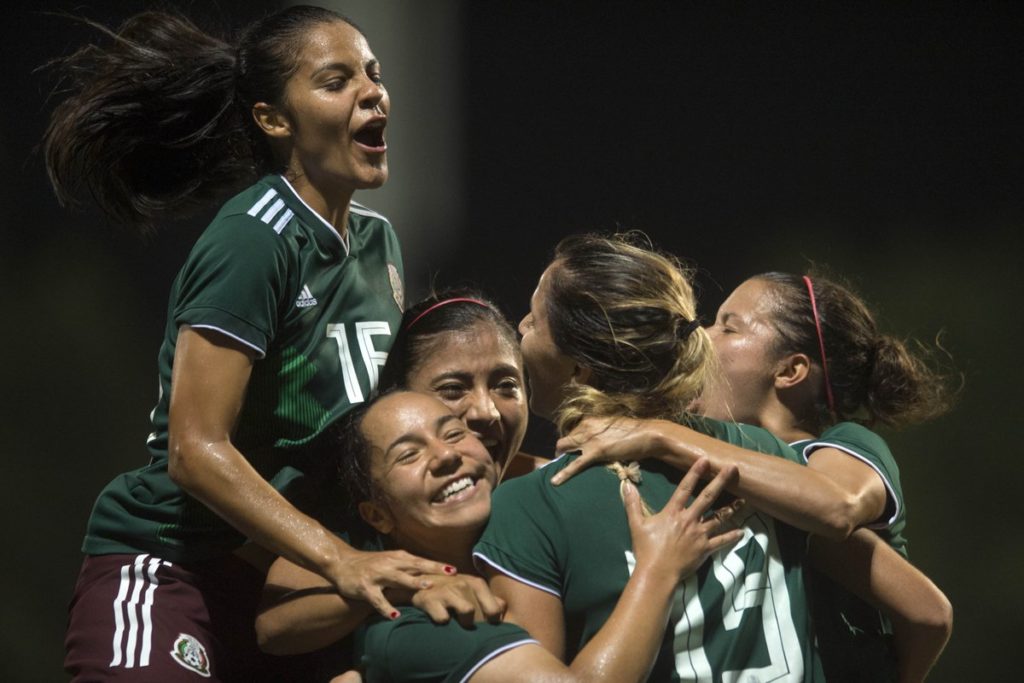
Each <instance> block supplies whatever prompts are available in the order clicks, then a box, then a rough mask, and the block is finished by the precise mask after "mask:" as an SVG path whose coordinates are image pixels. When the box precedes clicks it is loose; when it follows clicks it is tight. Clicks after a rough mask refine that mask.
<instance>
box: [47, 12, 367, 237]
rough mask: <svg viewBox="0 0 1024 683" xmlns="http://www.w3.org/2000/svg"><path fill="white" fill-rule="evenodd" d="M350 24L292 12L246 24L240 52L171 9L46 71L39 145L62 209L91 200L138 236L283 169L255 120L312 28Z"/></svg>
mask: <svg viewBox="0 0 1024 683" xmlns="http://www.w3.org/2000/svg"><path fill="white" fill-rule="evenodd" d="M332 21H344V22H346V23H349V24H351V23H352V22H350V21H348V20H347V19H345V18H344V17H342V16H341V15H339V14H336V13H334V12H331V11H329V10H325V9H322V8H319V7H308V6H296V7H290V8H287V9H285V10H282V11H280V12H278V13H276V14H273V15H270V16H268V17H266V18H264V19H262V20H260V21H257V22H255V23H254V24H252V25H250V26H249V27H248V28H247V29H246V30H245V31H244V32H243V33H242V37H241V39H240V41H239V44H238V47H237V48H236V47H235V46H233V45H231V44H230V43H229V42H227V41H226V40H224V39H221V38H218V37H215V36H212V35H210V34H208V33H206V32H204V31H203V30H201V29H199V28H198V27H197V26H196V25H195V24H193V23H192V22H191V21H189V20H188V19H186V18H184V17H181V16H178V15H174V14H169V13H166V12H158V11H151V12H142V13H140V14H137V15H135V16H133V17H131V18H130V19H128V20H127V21H125V22H124V23H123V24H122V25H121V26H120V27H119V28H118V29H117V30H116V31H115V30H111V29H109V28H106V27H104V26H102V25H100V24H97V23H95V22H92V21H88V20H85V22H86V23H87V24H88V25H90V26H92V27H93V28H96V29H97V30H99V31H100V32H102V33H103V34H105V35H106V36H107V38H109V39H110V42H109V44H107V45H104V46H99V45H96V44H89V45H86V46H84V47H81V48H79V49H78V50H76V51H75V52H74V53H72V54H71V55H69V56H67V57H63V58H60V59H57V60H54V61H53V62H51V63H50V64H49V65H48V66H50V67H52V68H54V69H55V70H56V71H57V72H58V76H59V78H60V80H59V83H58V88H57V92H58V93H59V94H61V95H62V96H63V99H62V100H61V102H60V103H59V104H58V105H57V106H56V107H55V109H54V111H53V113H52V115H51V117H50V122H49V126H48V128H47V130H46V133H45V135H44V138H43V152H44V156H45V160H46V167H47V172H48V173H49V176H50V181H51V183H52V185H53V188H54V191H55V193H56V195H57V198H58V200H59V201H60V202H61V203H62V204H74V203H75V202H76V200H77V198H78V197H79V195H80V194H83V193H88V195H90V196H91V198H92V199H93V200H94V201H95V202H96V204H97V205H98V206H99V208H100V209H101V210H102V211H103V212H104V213H106V214H107V215H108V216H109V217H110V218H111V219H112V220H113V221H114V222H116V223H120V224H123V225H127V226H132V227H135V228H138V229H141V230H146V229H148V228H150V227H151V226H152V224H153V221H154V219H156V218H159V217H163V216H167V217H180V216H183V215H187V214H188V213H189V212H191V211H193V210H195V209H197V208H200V207H203V206H207V205H208V204H210V203H211V202H213V201H215V200H217V199H222V198H223V197H224V196H225V195H226V194H228V193H230V192H232V191H234V190H236V189H240V188H241V187H243V186H244V185H246V184H248V183H250V182H252V181H253V180H255V179H256V178H257V177H258V176H259V175H262V174H264V173H268V172H272V171H277V170H280V168H281V162H280V161H279V160H275V159H274V158H273V156H272V154H271V152H270V148H269V145H268V143H267V141H266V139H265V137H264V135H263V134H262V132H261V131H260V130H259V129H258V128H257V127H256V125H255V122H254V121H253V118H252V114H251V111H252V106H253V104H255V103H256V102H267V103H269V104H280V103H281V101H282V96H283V93H284V87H285V84H286V83H287V81H288V79H289V78H290V77H291V75H292V74H293V73H294V71H295V69H296V68H297V63H296V54H297V53H298V51H299V47H300V45H301V41H302V39H303V37H304V36H305V34H306V33H307V31H308V30H309V29H310V28H312V27H314V26H316V25H319V24H322V23H326V22H332Z"/></svg>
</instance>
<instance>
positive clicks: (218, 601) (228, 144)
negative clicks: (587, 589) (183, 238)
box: [44, 6, 453, 681]
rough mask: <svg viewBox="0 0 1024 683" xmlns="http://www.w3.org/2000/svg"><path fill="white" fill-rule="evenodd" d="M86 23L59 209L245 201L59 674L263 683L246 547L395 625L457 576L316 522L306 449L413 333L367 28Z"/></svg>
mask: <svg viewBox="0 0 1024 683" xmlns="http://www.w3.org/2000/svg"><path fill="white" fill-rule="evenodd" d="M97 28H100V29H101V30H103V31H104V32H106V33H107V36H108V38H109V39H110V42H109V44H108V45H104V46H100V45H88V46H86V47H83V48H81V49H79V50H78V51H77V52H75V53H73V54H72V55H71V56H70V57H67V58H65V59H63V60H60V61H59V62H58V63H57V66H58V68H59V70H60V73H61V75H62V76H63V77H64V82H65V85H67V90H66V96H65V98H64V99H63V101H61V103H60V104H59V106H57V108H56V109H55V111H54V113H53V115H52V118H51V121H50V125H49V128H48V130H47V133H46V137H45V141H44V148H45V153H46V160H47V165H48V170H49V173H50V176H51V179H52V181H53V185H54V188H55V190H56V192H57V195H58V197H59V198H60V199H61V200H62V201H68V200H71V199H72V198H73V197H74V196H75V194H76V193H77V192H76V191H77V190H79V189H80V188H81V187H82V186H84V188H85V189H86V190H87V191H88V193H89V194H90V195H91V196H92V197H93V198H94V199H95V200H96V202H97V203H98V204H99V206H100V208H101V209H103V210H104V211H105V212H106V213H107V214H108V215H110V216H111V217H112V218H113V219H115V220H117V221H119V222H122V223H126V224H129V225H134V226H147V225H149V224H150V223H151V222H152V221H153V220H154V219H155V218H157V217H162V216H172V217H173V216H175V215H178V214H181V213H183V212H186V211H188V210H190V209H193V208H195V207H197V206H199V205H202V204H205V203H206V202H207V201H210V200H213V199H220V200H223V197H224V196H225V194H227V193H231V192H237V191H238V190H239V189H241V188H242V187H245V186H246V185H248V187H247V188H246V189H242V190H241V192H240V193H238V194H236V195H235V196H234V197H233V198H231V199H229V200H228V201H227V202H226V203H225V204H224V205H223V208H222V209H221V210H220V212H219V213H218V214H217V216H216V217H215V218H214V219H213V221H212V222H211V224H210V225H209V227H208V228H207V229H206V231H205V232H204V233H203V235H202V236H201V237H200V238H199V240H198V241H197V243H196V245H195V247H194V248H193V250H192V252H191V254H190V256H189V257H188V260H187V262H186V264H185V265H184V267H183V268H182V269H181V271H180V273H179V275H178V277H177V279H176V280H175V281H174V284H173V286H172V289H171V295H170V303H169V307H168V318H167V328H166V334H165V338H164V342H163V344H162V346H161V349H160V353H159V370H160V397H159V401H158V403H157V406H156V408H155V410H154V412H153V431H152V434H151V435H150V436H149V439H148V446H149V455H150V462H149V464H148V465H146V466H144V467H141V468H139V469H137V470H134V471H131V472H128V473H126V474H123V475H121V476H119V477H117V478H116V479H114V480H113V481H112V482H111V483H110V484H109V485H108V486H107V487H106V488H105V489H104V490H103V492H102V493H101V494H100V496H99V498H98V500H97V502H96V505H95V508H94V510H93V514H92V516H91V518H90V520H89V524H88V530H87V534H86V538H85V541H84V544H83V549H84V551H85V553H86V555H87V557H86V558H85V561H84V563H83V566H82V570H81V574H80V576H79V580H78V584H77V586H76V589H75V595H74V598H73V600H72V604H71V614H70V621H69V627H68V635H67V642H66V648H67V656H66V659H65V667H66V668H67V670H68V671H69V672H70V673H72V674H73V675H74V677H75V680H90V681H92V680H109V679H111V678H117V679H118V680H139V681H142V680H145V681H152V680H160V681H175V680H194V679H195V678H196V675H197V674H198V675H199V676H204V677H209V678H211V679H212V680H222V681H226V680H263V679H264V678H265V677H267V676H269V674H270V670H269V669H268V667H266V666H265V665H264V664H263V663H262V660H261V658H260V653H259V651H258V648H257V647H256V643H255V637H254V634H253V628H252V619H253V617H254V611H255V607H256V604H257V599H258V595H259V591H260V589H261V587H262V584H263V578H264V577H263V573H262V571H261V569H262V568H265V565H263V567H260V568H257V567H254V566H251V565H250V564H249V563H247V562H246V561H243V559H241V558H242V557H243V556H251V555H252V554H251V553H246V552H245V551H244V550H243V544H245V542H246V541H247V540H248V541H249V542H250V545H253V544H255V545H258V546H260V547H262V548H263V549H265V550H266V551H269V553H272V554H276V555H280V556H283V557H286V558H288V559H290V560H292V561H293V562H295V563H297V564H298V565H300V566H303V567H306V568H308V569H309V570H311V571H313V572H316V573H317V574H318V575H320V576H322V577H324V579H325V580H326V581H327V582H328V583H329V584H330V585H331V586H332V587H333V588H334V589H335V590H337V591H338V592H339V593H341V594H344V595H346V596H350V597H353V598H358V599H361V600H364V601H367V602H368V603H370V604H371V605H373V607H374V608H375V609H377V610H378V611H380V612H381V613H383V614H386V615H387V614H392V613H394V614H397V613H396V612H395V610H394V608H393V607H392V606H391V605H390V603H388V601H387V600H386V599H385V598H384V596H383V594H382V592H381V591H382V588H384V587H387V586H404V587H407V588H412V589H414V588H416V587H419V586H422V585H423V578H422V576H421V575H422V574H423V573H442V572H443V571H444V570H445V569H446V567H444V565H443V564H442V563H438V562H431V561H426V560H422V559H420V558H415V557H413V556H411V555H409V554H407V553H404V552H387V553H365V552H361V551H357V550H355V549H353V548H351V547H350V546H348V545H346V544H345V543H344V542H343V541H342V540H341V539H339V538H338V537H337V536H335V535H334V534H332V533H330V532H328V531H327V529H326V528H325V527H324V526H323V525H322V524H321V523H320V522H318V521H317V520H316V519H314V517H313V516H312V515H311V514H308V513H313V512H318V511H317V510H316V496H315V495H314V494H315V491H314V489H315V488H316V487H315V486H311V484H312V483H314V482H312V481H311V480H312V479H314V477H313V476H306V475H307V474H309V475H312V474H313V473H314V472H315V471H316V468H317V463H315V462H309V461H308V459H304V458H303V457H301V456H300V455H299V454H298V453H299V452H298V451H296V450H295V448H296V447H297V446H300V445H302V444H304V443H306V442H308V441H309V440H310V439H312V438H313V437H314V436H316V434H317V433H319V432H320V431H321V429H322V428H323V427H324V426H325V425H326V424H328V423H330V422H331V421H332V420H334V419H336V418H337V417H339V416H340V415H342V414H344V413H345V412H347V411H348V410H349V409H351V407H352V406H353V405H355V404H358V403H360V402H362V401H363V400H365V398H366V397H367V396H368V395H369V393H370V391H371V390H372V389H373V387H374V385H375V384H376V379H377V374H378V371H379V367H380V366H381V365H383V362H384V359H385V357H386V352H387V349H388V347H389V346H390V339H391V335H392V334H393V332H394V331H395V326H396V325H397V324H398V322H399V320H400V316H401V309H402V262H401V255H400V252H399V246H398V242H397V240H396V238H395V235H394V233H393V232H392V229H391V226H390V225H389V223H388V222H387V220H386V219H384V218H383V217H382V216H380V215H379V214H377V213H375V212H373V211H370V210H369V209H366V208H365V207H362V206H360V205H358V204H356V203H354V202H352V195H353V193H354V192H355V190H357V189H367V188H375V187H379V186H380V185H381V184H382V183H384V181H385V180H386V179H387V176H388V168H387V157H386V144H385V139H384V129H385V125H386V123H387V119H388V114H389V110H390V102H389V99H388V94H387V91H386V90H385V88H384V86H383V84H382V80H381V69H380V65H379V63H378V62H377V60H376V58H375V57H374V55H373V53H372V52H371V51H370V48H369V46H368V44H367V42H366V39H365V37H364V36H363V35H362V33H361V32H360V31H359V30H358V29H357V28H356V27H355V26H354V25H353V24H352V23H351V22H350V21H349V20H347V19H345V18H344V17H342V16H340V15H338V14H336V13H334V12H331V11H328V10H324V9H320V8H316V7H307V6H297V7H290V8H288V9H285V10H282V11H280V12H278V13H276V14H274V15H271V16H269V17H267V18H265V19H263V20H261V21H258V22H255V23H254V24H252V25H251V26H249V27H248V28H247V29H246V30H245V31H244V32H243V34H242V36H241V38H240V40H239V41H238V42H237V44H231V43H228V42H225V41H223V40H220V39H218V38H215V37H212V36H210V35H208V34H206V33H204V32H202V31H200V30H199V29H197V28H196V27H195V26H194V25H193V24H191V23H190V22H189V21H187V20H185V19H183V18H181V17H177V16H173V15H169V14H165V13H160V12H146V13H142V14H139V15H136V16H134V17H132V18H131V19H129V20H128V21H127V22H125V24H124V25H122V26H121V27H120V29H119V30H118V31H117V32H116V33H114V32H111V31H107V30H106V29H102V27H97ZM290 501H294V502H290ZM300 501H301V504H302V506H303V508H304V509H305V510H306V512H301V511H300V510H299V509H298V508H297V507H296V504H299V503H300ZM256 564H257V565H259V564H260V563H259V562H256ZM447 570H448V571H453V570H452V568H450V567H448V568H447Z"/></svg>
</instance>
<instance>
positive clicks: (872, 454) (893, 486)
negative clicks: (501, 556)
mask: <svg viewBox="0 0 1024 683" xmlns="http://www.w3.org/2000/svg"><path fill="white" fill-rule="evenodd" d="M791 445H792V446H793V448H794V449H796V451H797V452H798V453H800V454H801V455H803V458H804V461H805V462H807V461H809V460H810V459H811V457H812V456H813V455H814V451H816V450H818V449H819V448H836V449H838V450H840V451H843V452H844V453H846V454H848V455H850V456H851V457H853V458H857V459H858V460H860V461H861V462H863V463H864V464H865V465H867V466H868V467H870V468H871V469H873V470H874V471H875V472H877V473H878V476H879V477H881V478H882V483H883V484H885V490H886V492H887V493H888V495H887V496H886V504H885V510H884V511H883V512H882V516H881V517H880V518H879V519H877V520H876V521H875V522H873V523H871V524H868V525H867V527H868V528H869V529H874V530H875V531H877V532H878V535H879V536H881V537H882V538H884V539H885V540H886V541H887V542H888V543H889V545H891V546H892V547H893V548H895V549H896V550H898V551H899V552H900V553H901V554H902V555H903V556H904V557H906V555H907V539H906V538H904V536H903V530H904V529H905V528H906V526H907V509H906V504H905V503H904V501H903V487H902V485H901V484H900V468H899V466H898V465H897V464H896V458H894V457H893V455H892V452H891V451H890V450H889V446H888V444H886V443H885V440H884V439H882V437H880V436H879V435H878V434H876V433H874V432H873V431H871V430H870V429H868V428H867V427H865V426H864V425H860V424H857V423H856V422H840V423H838V424H835V425H833V426H831V427H829V428H828V429H826V430H825V431H824V432H822V434H821V436H819V437H818V438H816V439H805V440H803V441H796V442H794V443H793V444H791Z"/></svg>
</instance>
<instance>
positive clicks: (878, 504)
mask: <svg viewBox="0 0 1024 683" xmlns="http://www.w3.org/2000/svg"><path fill="white" fill-rule="evenodd" d="M556 448H557V450H558V452H566V451H571V450H579V451H581V452H582V455H581V456H580V457H578V458H576V459H575V460H574V461H573V462H572V463H570V464H569V465H567V466H566V467H565V468H564V469H563V470H561V471H560V472H559V473H558V474H556V475H555V477H554V478H553V479H552V481H553V482H554V483H556V484H561V483H562V482H564V481H566V480H567V479H568V478H569V477H571V476H573V475H574V474H576V473H577V472H579V471H580V470H582V469H584V468H586V467H588V466H590V465H592V464H594V463H597V462H610V461H613V460H640V459H644V458H652V457H653V458H658V459H659V460H662V461H663V462H666V463H668V464H670V465H673V466H675V467H677V468H679V469H682V470H685V469H686V468H688V467H690V466H692V465H693V463H695V462H696V461H697V460H698V459H700V458H707V459H708V461H709V462H710V463H711V471H712V472H718V471H721V469H722V468H723V467H726V466H728V465H734V466H736V467H737V468H738V469H739V478H738V479H737V481H736V482H735V483H734V484H732V485H731V486H730V487H729V491H730V492H731V493H733V494H735V495H737V496H739V497H742V498H744V499H746V500H747V502H748V503H750V505H752V506H753V507H756V508H758V509H759V510H763V511H765V512H766V513H768V514H769V515H771V516H773V517H775V518H776V519H779V520H781V521H783V522H786V523H787V524H789V525H791V526H794V527H797V528H798V529H803V530H804V531H807V532H810V533H812V534H817V535H821V536H825V537H827V538H834V539H842V538H846V537H848V536H849V535H850V534H851V533H852V532H853V530H854V529H856V528H857V527H858V526H860V525H862V524H867V523H869V522H872V521H874V520H876V519H877V518H878V517H879V516H880V515H881V514H882V511H883V509H884V506H885V500H886V495H887V494H886V490H885V485H884V484H883V483H882V479H881V477H879V476H878V473H877V472H875V471H874V470H873V469H871V468H870V467H868V466H867V465H865V464H864V463H862V462H860V461H859V460H856V459H855V458H851V457H849V456H848V455H846V454H844V453H842V452H840V451H835V450H834V449H827V448H822V449H819V450H817V451H815V455H814V458H812V459H811V465H810V466H808V467H804V466H803V465H800V464H798V463H795V462H792V461H789V460H785V459H784V458H778V457H775V456H771V455H765V454H764V453H758V452H756V451H751V450H747V449H745V448H741V447H739V446H735V445H732V444H729V443H727V442H725V441H721V440H719V439H716V438H714V437H711V436H708V435H706V434H702V433H700V432H697V431H695V430H693V429H690V428H689V427H685V426H683V425H680V424H677V423H675V422H670V421H667V420H633V419H628V418H615V419H611V418H587V419H586V420H584V421H583V422H581V423H580V425H579V426H577V427H576V429H574V430H573V431H572V432H571V433H570V434H568V435H567V436H565V437H563V438H561V439H559V441H558V443H557V444H556ZM829 451H832V453H829Z"/></svg>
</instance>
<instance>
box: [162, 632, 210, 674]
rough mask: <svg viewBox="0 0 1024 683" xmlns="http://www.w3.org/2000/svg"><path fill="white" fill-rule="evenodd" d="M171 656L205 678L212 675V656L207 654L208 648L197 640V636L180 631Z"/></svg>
mask: <svg viewBox="0 0 1024 683" xmlns="http://www.w3.org/2000/svg"><path fill="white" fill-rule="evenodd" d="M171 657H173V658H174V661H176V662H177V663H178V664H181V665H182V666H183V667H185V668H186V669H188V670H190V671H195V672H196V673H197V674H199V675H200V676H202V677H203V678H209V677H210V658H209V657H207V656H206V648H205V647H203V644H202V643H200V642H199V641H198V640H196V638H195V636H190V635H189V634H187V633H179V634H178V639H177V640H175V641H174V649H172V650H171Z"/></svg>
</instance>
